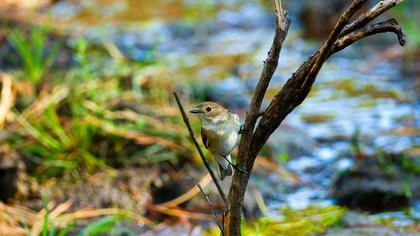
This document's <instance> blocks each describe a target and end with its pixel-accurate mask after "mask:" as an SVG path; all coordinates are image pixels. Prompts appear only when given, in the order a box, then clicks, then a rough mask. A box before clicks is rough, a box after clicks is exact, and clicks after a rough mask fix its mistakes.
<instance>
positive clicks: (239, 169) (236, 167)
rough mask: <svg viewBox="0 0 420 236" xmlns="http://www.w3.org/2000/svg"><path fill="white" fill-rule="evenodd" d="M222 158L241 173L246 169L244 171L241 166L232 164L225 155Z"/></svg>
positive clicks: (244, 172)
mask: <svg viewBox="0 0 420 236" xmlns="http://www.w3.org/2000/svg"><path fill="white" fill-rule="evenodd" d="M222 157H223V158H225V160H226V161H227V162H229V164H230V165H231V166H232V167H233V169H235V170H237V171H239V172H240V173H242V174H246V171H244V170H242V169H241V168H239V167H238V166H237V165H235V164H233V163H232V162H231V161H229V159H227V157H225V156H222Z"/></svg>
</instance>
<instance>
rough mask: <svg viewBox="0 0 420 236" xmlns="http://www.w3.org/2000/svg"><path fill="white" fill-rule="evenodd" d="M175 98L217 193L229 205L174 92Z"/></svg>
mask: <svg viewBox="0 0 420 236" xmlns="http://www.w3.org/2000/svg"><path fill="white" fill-rule="evenodd" d="M174 96H175V100H176V103H177V104H178V107H179V110H180V111H181V115H182V119H183V120H184V123H185V125H186V126H187V128H188V132H189V133H190V136H191V139H192V140H193V142H194V145H195V147H196V148H197V150H198V153H199V154H200V157H201V160H203V163H204V166H205V167H206V169H207V171H208V172H209V173H210V175H211V178H212V179H213V182H214V184H215V185H216V188H217V191H218V192H219V195H220V197H222V199H223V201H224V202H225V204H226V205H227V199H226V195H225V193H224V192H223V189H222V185H221V184H220V181H219V179H218V178H217V176H216V174H215V173H214V171H213V169H212V168H211V166H210V163H209V161H208V160H207V158H206V157H205V156H204V152H203V150H201V147H200V144H199V143H198V142H197V139H196V138H195V135H194V132H193V130H192V128H191V124H190V121H189V119H188V116H187V114H186V113H185V110H184V107H183V106H182V104H181V101H180V100H179V97H178V94H176V92H174Z"/></svg>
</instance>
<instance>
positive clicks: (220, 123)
mask: <svg viewBox="0 0 420 236" xmlns="http://www.w3.org/2000/svg"><path fill="white" fill-rule="evenodd" d="M190 112H191V113H195V114H197V115H198V118H199V119H200V121H201V138H202V140H203V144H204V146H205V147H206V148H207V149H208V150H209V151H210V152H211V153H212V154H213V156H214V158H215V159H216V161H217V163H218V165H219V170H220V179H221V180H223V179H224V178H225V176H227V175H228V176H230V175H232V173H233V170H232V167H231V165H230V164H231V156H230V152H231V151H232V150H233V148H234V147H235V146H236V143H237V140H238V135H239V134H238V133H239V130H240V127H241V125H240V122H239V117H238V115H236V114H234V113H232V112H231V111H229V110H228V109H226V108H224V107H223V106H221V105H219V104H217V103H214V102H204V103H201V104H199V105H197V106H196V107H194V108H193V109H192V110H191V111H190Z"/></svg>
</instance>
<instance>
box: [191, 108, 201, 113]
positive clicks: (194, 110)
mask: <svg viewBox="0 0 420 236" xmlns="http://www.w3.org/2000/svg"><path fill="white" fill-rule="evenodd" d="M190 112H191V113H201V110H200V109H198V108H196V107H194V108H193V109H191V110H190Z"/></svg>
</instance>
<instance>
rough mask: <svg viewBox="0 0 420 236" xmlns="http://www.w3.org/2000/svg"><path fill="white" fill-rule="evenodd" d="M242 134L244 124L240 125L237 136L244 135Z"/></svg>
mask: <svg viewBox="0 0 420 236" xmlns="http://www.w3.org/2000/svg"><path fill="white" fill-rule="evenodd" d="M244 133H245V129H244V124H242V125H241V127H239V131H238V134H244Z"/></svg>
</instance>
